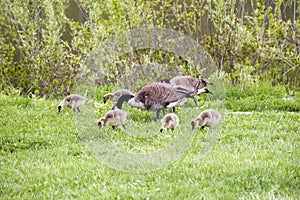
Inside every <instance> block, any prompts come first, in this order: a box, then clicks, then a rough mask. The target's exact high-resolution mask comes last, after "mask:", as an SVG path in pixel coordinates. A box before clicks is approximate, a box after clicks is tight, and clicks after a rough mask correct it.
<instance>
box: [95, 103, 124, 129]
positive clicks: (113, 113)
mask: <svg viewBox="0 0 300 200" xmlns="http://www.w3.org/2000/svg"><path fill="white" fill-rule="evenodd" d="M126 116H127V113H126V112H124V111H122V110H120V109H118V108H115V109H114V110H110V111H108V112H107V113H106V114H105V115H104V116H103V117H101V118H100V119H99V120H98V126H99V128H101V127H103V126H111V127H112V128H113V129H115V127H116V126H122V127H123V128H124V129H125V130H126V127H125V120H126Z"/></svg>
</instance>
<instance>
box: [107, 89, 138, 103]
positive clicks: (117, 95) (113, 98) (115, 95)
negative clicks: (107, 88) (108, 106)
mask: <svg viewBox="0 0 300 200" xmlns="http://www.w3.org/2000/svg"><path fill="white" fill-rule="evenodd" d="M125 94H129V95H134V94H133V93H132V92H131V91H130V90H127V89H120V90H117V91H115V92H114V93H108V94H105V95H104V96H103V101H104V103H106V102H107V101H108V100H110V101H111V102H117V101H118V100H119V98H120V97H121V96H122V95H125Z"/></svg>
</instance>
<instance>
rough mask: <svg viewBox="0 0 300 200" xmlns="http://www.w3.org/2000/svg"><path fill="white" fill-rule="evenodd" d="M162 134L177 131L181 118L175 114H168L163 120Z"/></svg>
mask: <svg viewBox="0 0 300 200" xmlns="http://www.w3.org/2000/svg"><path fill="white" fill-rule="evenodd" d="M161 124H162V125H161V128H160V132H163V131H166V130H168V129H171V130H175V128H176V127H177V126H178V124H179V118H178V116H177V115H176V114H174V113H169V114H166V115H165V116H164V117H163V118H162V120H161Z"/></svg>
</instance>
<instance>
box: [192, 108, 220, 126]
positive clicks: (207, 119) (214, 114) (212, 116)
mask: <svg viewBox="0 0 300 200" xmlns="http://www.w3.org/2000/svg"><path fill="white" fill-rule="evenodd" d="M221 117H222V115H221V114H220V113H219V112H218V111H216V110H214V109H208V110H204V111H203V112H201V113H200V115H199V116H198V117H197V118H196V119H194V120H193V121H192V123H191V125H192V130H193V131H194V129H195V127H197V126H200V128H201V129H203V128H204V127H205V126H208V127H214V126H216V125H217V124H218V122H219V121H220V120H221Z"/></svg>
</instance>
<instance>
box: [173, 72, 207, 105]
mask: <svg viewBox="0 0 300 200" xmlns="http://www.w3.org/2000/svg"><path fill="white" fill-rule="evenodd" d="M170 84H171V85H173V86H177V87H182V88H184V89H186V90H188V91H193V92H194V95H193V96H192V97H191V98H192V99H193V100H194V102H195V105H196V109H198V108H199V106H198V101H197V99H196V95H198V94H200V93H211V92H210V91H209V90H208V89H207V88H206V86H207V82H206V81H205V80H203V79H201V78H194V77H191V76H175V77H174V78H172V79H171V80H170Z"/></svg>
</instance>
